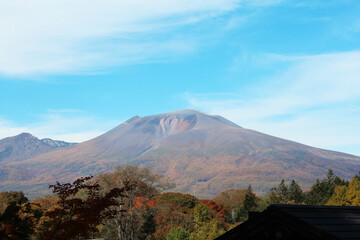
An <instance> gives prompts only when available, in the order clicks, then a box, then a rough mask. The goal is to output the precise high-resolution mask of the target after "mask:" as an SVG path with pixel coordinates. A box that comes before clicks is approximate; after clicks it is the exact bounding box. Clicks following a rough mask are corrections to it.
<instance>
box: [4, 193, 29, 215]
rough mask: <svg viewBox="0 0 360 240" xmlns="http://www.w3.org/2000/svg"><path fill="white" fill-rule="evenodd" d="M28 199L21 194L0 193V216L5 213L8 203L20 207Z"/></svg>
mask: <svg viewBox="0 0 360 240" xmlns="http://www.w3.org/2000/svg"><path fill="white" fill-rule="evenodd" d="M28 201H29V199H28V198H27V197H25V195H24V193H23V192H2V193H0V214H1V213H3V212H4V211H5V209H6V208H7V206H8V205H9V204H10V203H15V204H17V205H21V204H23V203H27V202H28Z"/></svg>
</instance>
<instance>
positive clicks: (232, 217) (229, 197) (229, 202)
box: [214, 189, 248, 223]
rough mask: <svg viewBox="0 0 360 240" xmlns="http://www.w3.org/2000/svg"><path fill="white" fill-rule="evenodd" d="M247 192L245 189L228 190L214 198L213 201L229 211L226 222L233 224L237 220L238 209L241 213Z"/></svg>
mask: <svg viewBox="0 0 360 240" xmlns="http://www.w3.org/2000/svg"><path fill="white" fill-rule="evenodd" d="M247 191H248V190H246V189H230V190H226V191H224V192H221V193H220V194H219V195H217V196H216V197H215V198H214V201H215V202H216V203H218V204H222V205H223V206H225V207H227V208H228V209H229V211H230V213H229V216H228V217H227V219H228V220H227V221H228V222H230V223H235V222H236V221H237V219H238V218H239V217H238V216H239V209H240V208H241V212H243V208H242V207H241V206H242V205H243V202H244V199H245V195H246V193H247Z"/></svg>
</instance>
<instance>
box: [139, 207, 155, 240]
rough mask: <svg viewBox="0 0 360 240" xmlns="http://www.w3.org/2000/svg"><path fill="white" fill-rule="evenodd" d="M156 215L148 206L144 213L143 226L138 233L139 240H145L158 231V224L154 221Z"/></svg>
mask: <svg viewBox="0 0 360 240" xmlns="http://www.w3.org/2000/svg"><path fill="white" fill-rule="evenodd" d="M154 217H155V214H154V211H153V209H152V208H150V207H149V206H147V207H146V208H145V211H144V212H143V213H142V215H141V218H142V224H141V226H140V229H139V231H138V238H139V240H145V239H147V237H148V236H149V235H151V234H153V233H154V232H155V230H156V222H155V220H154Z"/></svg>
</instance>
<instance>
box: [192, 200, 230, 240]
mask: <svg viewBox="0 0 360 240" xmlns="http://www.w3.org/2000/svg"><path fill="white" fill-rule="evenodd" d="M194 222H195V231H194V232H192V233H191V234H190V239H191V240H212V239H214V238H216V237H218V236H220V235H221V234H223V233H224V232H225V230H224V229H223V228H222V227H221V226H220V224H219V221H218V220H217V219H211V218H210V213H209V209H208V207H207V206H206V205H205V204H203V203H199V204H198V205H196V207H195V209H194Z"/></svg>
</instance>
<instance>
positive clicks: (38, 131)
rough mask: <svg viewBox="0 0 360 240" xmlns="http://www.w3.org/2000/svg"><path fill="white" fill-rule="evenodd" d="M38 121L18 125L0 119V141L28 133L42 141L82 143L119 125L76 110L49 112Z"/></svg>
mask: <svg viewBox="0 0 360 240" xmlns="http://www.w3.org/2000/svg"><path fill="white" fill-rule="evenodd" d="M39 117H40V120H39V121H37V122H35V123H30V124H27V125H19V124H16V123H14V122H12V121H9V120H5V119H2V118H0V139H2V138H5V137H9V136H15V135H18V134H20V133H22V132H28V133H31V134H32V135H34V136H36V137H38V138H40V139H42V138H51V139H54V140H63V141H68V142H83V141H86V140H89V139H92V138H94V137H97V136H99V135H101V134H103V133H104V132H106V131H108V130H110V129H112V128H114V127H115V126H116V125H118V124H120V122H117V121H109V120H104V119H99V118H97V117H94V116H91V115H89V114H86V113H84V112H81V111H78V110H71V109H65V110H49V111H48V112H47V113H45V114H43V115H41V116H39Z"/></svg>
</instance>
